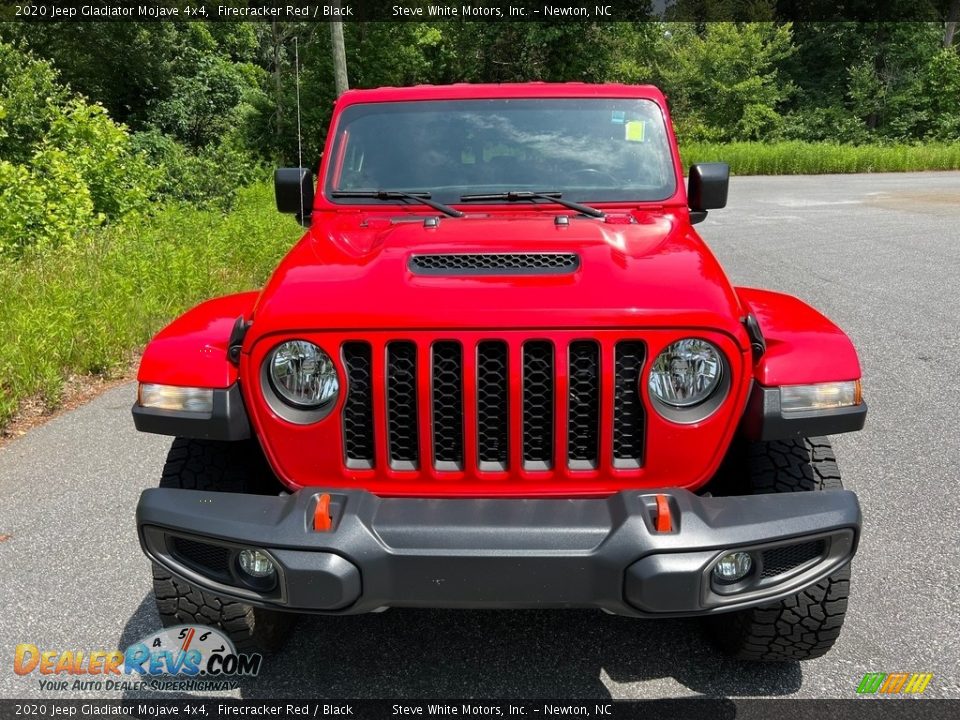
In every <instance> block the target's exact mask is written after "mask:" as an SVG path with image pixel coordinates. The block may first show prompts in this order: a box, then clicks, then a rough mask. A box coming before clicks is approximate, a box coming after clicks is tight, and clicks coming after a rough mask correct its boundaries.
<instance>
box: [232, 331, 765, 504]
mask: <svg viewBox="0 0 960 720" xmlns="http://www.w3.org/2000/svg"><path fill="white" fill-rule="evenodd" d="M255 324H256V323H255ZM691 334H695V335H697V336H699V337H704V338H706V339H708V340H710V341H711V342H714V343H715V344H716V345H717V346H718V347H720V348H721V349H722V350H723V352H724V354H726V356H727V357H728V359H729V361H730V365H731V371H732V373H733V377H734V378H736V379H737V381H736V384H735V386H734V387H733V388H731V391H730V393H729V395H728V396H727V398H726V400H725V401H724V403H723V406H722V407H721V409H720V410H718V411H717V412H716V413H714V414H713V415H711V416H710V417H709V418H707V419H706V420H704V421H702V422H699V423H694V424H690V425H678V424H676V423H672V422H668V421H667V420H664V419H663V418H662V417H660V416H659V415H657V414H656V413H655V412H653V411H652V410H648V411H647V413H646V417H647V428H646V449H645V453H644V456H645V457H644V464H643V467H642V468H640V469H630V470H624V469H619V468H614V467H613V463H612V458H611V457H610V455H609V453H607V454H602V455H601V458H600V464H599V466H598V467H597V469H595V470H569V469H567V467H566V459H565V458H566V455H565V453H566V446H565V443H564V436H563V432H564V428H563V427H562V424H561V423H559V422H558V423H557V425H556V426H555V437H556V439H557V441H556V443H555V445H554V455H555V459H554V467H555V468H556V469H555V470H548V471H529V470H525V469H523V468H522V462H521V457H520V454H519V443H517V442H511V443H510V447H511V453H510V469H509V470H508V471H482V472H481V471H477V470H476V469H475V468H476V466H477V463H476V449H475V447H473V445H472V443H469V442H468V443H466V444H465V448H466V450H465V455H466V457H465V458H464V467H465V469H464V470H463V471H438V470H436V469H434V468H433V467H431V466H430V465H429V464H428V463H422V467H421V468H420V469H419V470H416V471H399V470H393V469H391V468H390V467H389V463H388V462H387V458H386V455H385V445H384V443H383V442H377V444H376V447H377V456H376V461H375V468H374V469H372V470H355V469H349V468H346V467H345V466H344V463H343V457H344V452H343V447H342V444H341V422H340V418H341V415H340V410H341V408H342V406H343V401H344V398H345V396H346V393H341V394H340V398H339V400H338V403H337V406H336V407H334V409H333V411H332V412H331V413H330V414H329V415H328V416H327V417H326V418H324V419H323V420H321V421H320V422H317V423H312V424H309V425H295V424H293V423H289V422H287V421H286V420H284V419H282V418H280V417H278V416H277V415H276V414H275V413H274V412H272V411H271V410H270V408H269V407H268V406H267V405H266V404H265V403H264V402H263V401H262V399H261V397H260V393H259V390H258V387H259V380H258V374H259V368H260V366H261V365H262V363H263V362H264V360H265V358H266V356H267V353H268V352H269V351H270V350H272V349H273V347H274V346H275V344H276V342H279V338H267V339H265V340H264V341H262V342H259V343H257V344H256V345H254V347H253V348H252V352H251V354H250V356H249V357H248V358H246V359H245V361H244V362H243V363H242V366H243V368H244V370H243V373H242V377H241V382H242V385H243V388H244V400H245V402H246V405H247V408H248V410H249V411H250V412H251V418H250V419H251V422H252V424H253V425H254V426H256V427H257V428H258V429H259V430H260V440H261V444H262V446H263V448H264V450H265V451H266V453H267V457H268V458H269V459H270V463H271V465H272V466H273V468H274V470H275V472H277V474H278V475H279V476H280V478H281V479H282V480H283V481H284V482H285V483H286V484H287V485H289V486H290V487H292V488H297V487H300V486H304V485H324V486H337V487H340V486H342V487H362V488H366V489H367V490H370V491H372V492H375V493H378V494H381V495H395V496H404V495H411V496H432V497H445V496H455V495H468V496H487V495H498V496H504V495H507V496H522V497H543V496H550V495H563V496H577V495H605V494H609V493H612V492H616V491H619V490H623V489H626V488H657V487H686V488H691V489H693V488H697V487H700V486H701V485H703V484H705V483H706V482H707V481H708V480H709V479H710V477H711V476H712V475H713V474H714V472H715V471H716V469H717V467H718V466H719V464H720V461H721V460H722V459H723V455H724V453H725V451H726V448H727V446H728V445H729V443H730V441H731V439H732V438H733V435H734V433H735V431H736V427H737V424H738V422H739V420H740V416H741V414H742V412H743V408H744V405H745V404H746V400H747V394H748V391H749V387H750V376H749V373H747V372H746V368H748V367H749V363H750V356H749V351H748V350H744V349H743V348H741V346H740V344H739V343H738V342H736V341H735V340H734V339H733V338H732V337H730V336H728V335H726V334H725V333H721V332H716V331H707V330H704V329H703V328H670V329H662V328H650V329H648V328H644V327H639V326H631V327H621V328H605V329H603V330H600V329H597V328H594V327H584V328H580V329H565V330H543V329H533V330H504V329H501V328H489V329H486V330H473V329H471V330H464V329H461V328H447V329H446V330H444V331H439V330H429V331H419V332H411V331H407V330H391V331H384V332H380V331H374V332H371V331H368V330H363V331H360V332H358V331H352V332H340V331H337V332H319V331H316V332H307V333H297V337H302V338H305V339H307V340H310V341H312V342H315V343H317V344H318V345H320V346H321V347H325V348H327V349H328V350H329V351H330V354H331V356H332V357H333V358H334V360H335V362H336V364H337V366H338V371H339V373H340V377H341V378H343V377H345V373H344V369H343V363H342V360H341V359H340V356H339V353H338V352H336V349H337V348H339V347H340V345H341V344H342V343H343V342H344V341H346V340H356V339H362V340H365V341H367V342H369V343H370V344H371V346H372V357H373V359H374V360H373V362H374V364H373V371H372V375H373V377H374V378H378V377H382V376H383V372H382V368H383V358H384V356H385V352H384V345H385V343H386V342H387V341H389V340H397V339H404V340H414V341H416V342H417V345H418V348H419V355H418V361H419V362H418V368H419V371H418V376H419V378H418V379H419V390H420V392H419V402H420V406H421V407H420V416H421V418H423V417H425V416H426V415H427V414H428V413H429V400H428V397H429V387H430V377H429V366H430V361H429V355H428V348H429V344H430V343H431V342H433V341H435V340H450V339H454V340H458V341H460V342H461V343H462V344H463V347H464V348H468V347H472V346H473V345H474V344H475V343H476V342H478V341H480V340H488V339H500V340H502V339H506V340H508V341H509V342H510V345H511V347H510V353H511V356H510V365H511V367H513V368H516V367H518V365H519V347H520V346H519V340H520V339H522V340H528V339H537V340H541V339H546V340H550V341H552V342H553V343H554V345H555V347H556V348H558V349H562V348H563V347H565V346H566V344H567V343H568V342H570V341H572V340H579V339H595V340H597V341H599V343H600V345H601V348H602V351H601V354H602V357H603V358H604V363H603V367H602V369H601V386H604V387H606V388H609V387H610V385H611V383H612V378H613V364H612V357H613V353H612V352H611V350H612V347H613V344H614V342H616V341H617V340H625V339H633V338H637V339H642V340H643V341H644V342H645V343H646V346H647V357H648V358H649V357H653V356H655V355H656V354H657V353H659V352H660V351H661V350H663V348H664V347H666V346H667V345H668V344H670V342H672V341H674V340H676V339H678V338H680V337H687V336H689V335H691ZM558 354H559V353H558ZM469 356H470V353H467V352H465V353H464V357H466V358H469ZM556 368H557V371H558V372H557V389H556V398H557V403H558V408H557V412H556V413H555V416H556V417H563V416H564V413H563V411H562V408H561V407H560V406H559V405H560V403H562V402H564V398H565V389H566V387H565V386H566V375H565V370H566V368H565V366H564V364H563V363H561V362H558V363H557V364H556ZM471 375H472V372H471V368H469V367H468V368H465V375H464V377H465V380H464V388H471V387H472V386H473V383H472V382H470V378H471ZM510 377H511V387H510V402H509V407H510V413H511V421H510V426H511V427H512V428H517V427H519V425H520V416H519V408H520V400H519V398H520V386H519V382H516V380H517V378H519V373H518V372H511V374H510ZM640 386H641V392H642V393H643V399H644V404H645V405H646V407H648V408H649V407H650V399H649V397H648V396H647V391H646V373H644V374H643V375H642V377H641V383H640ZM464 395H465V404H466V408H467V409H466V411H465V412H464V423H465V424H464V438H473V437H474V436H475V434H476V426H475V423H474V420H473V416H474V414H473V413H472V412H471V411H470V405H471V403H472V402H473V399H472V398H471V397H470V393H468V392H465V393H464ZM373 396H374V400H375V404H374V418H375V422H376V423H377V425H376V427H375V429H374V433H375V435H376V436H377V437H378V438H381V439H382V438H383V437H384V436H385V433H386V426H385V421H384V418H385V415H386V413H385V410H384V408H383V406H382V404H381V405H380V406H379V407H378V406H377V404H376V402H377V399H378V398H380V397H382V392H377V391H375V392H374V394H373ZM608 397H609V395H608V394H607V393H605V394H603V395H602V398H603V399H604V401H605V402H606V401H607V400H608ZM600 413H601V433H600V445H601V447H609V445H610V443H609V438H610V433H611V425H612V416H613V413H612V408H611V407H610V406H609V403H608V402H607V403H606V404H604V405H602V406H601V410H600ZM429 431H430V427H429V423H426V422H421V424H420V438H419V440H420V447H421V452H420V456H421V458H427V457H429V456H430V450H429V449H430V443H431V438H430V435H429ZM511 440H513V437H512V436H511Z"/></svg>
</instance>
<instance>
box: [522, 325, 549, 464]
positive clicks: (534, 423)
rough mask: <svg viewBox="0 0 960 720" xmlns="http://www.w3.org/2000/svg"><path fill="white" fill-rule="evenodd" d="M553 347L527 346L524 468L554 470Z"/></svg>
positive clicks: (540, 343) (534, 343)
mask: <svg viewBox="0 0 960 720" xmlns="http://www.w3.org/2000/svg"><path fill="white" fill-rule="evenodd" d="M553 382H554V378H553V345H552V344H550V343H549V342H547V341H546V340H534V341H531V342H526V343H524V345H523V466H524V467H525V468H527V469H528V470H549V469H550V468H552V467H553V411H554V401H553V393H554V388H553Z"/></svg>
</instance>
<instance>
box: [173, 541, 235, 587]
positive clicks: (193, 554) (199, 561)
mask: <svg viewBox="0 0 960 720" xmlns="http://www.w3.org/2000/svg"><path fill="white" fill-rule="evenodd" d="M173 550H174V552H175V553H176V554H177V555H178V556H179V557H180V559H181V560H182V561H184V562H185V563H186V564H187V565H190V566H191V567H193V568H194V569H195V570H197V571H199V572H202V573H203V574H205V575H212V576H215V577H220V578H223V577H226V576H229V574H230V555H231V550H230V548H225V547H222V546H220V545H210V544H208V543H202V542H197V541H196V540H188V539H187V538H182V537H175V538H173Z"/></svg>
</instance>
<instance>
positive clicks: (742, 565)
mask: <svg viewBox="0 0 960 720" xmlns="http://www.w3.org/2000/svg"><path fill="white" fill-rule="evenodd" d="M752 569H753V558H751V557H750V554H749V553H745V552H732V553H728V554H727V555H724V556H723V557H722V558H720V560H719V561H718V562H717V564H716V565H714V566H713V577H715V578H716V579H717V580H719V581H720V582H725V583H732V582H736V581H737V580H743V578H745V577H746V576H747V575H748V574H749V573H750V570H752Z"/></svg>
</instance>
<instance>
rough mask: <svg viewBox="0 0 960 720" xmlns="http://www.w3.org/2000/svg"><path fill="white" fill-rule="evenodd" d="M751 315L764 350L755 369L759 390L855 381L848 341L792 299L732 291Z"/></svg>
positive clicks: (852, 352)
mask: <svg viewBox="0 0 960 720" xmlns="http://www.w3.org/2000/svg"><path fill="white" fill-rule="evenodd" d="M736 292H737V295H738V296H739V297H740V301H741V302H742V303H743V304H744V305H745V306H746V307H747V308H748V309H749V311H750V312H751V313H753V315H754V317H756V319H757V322H758V323H759V324H760V330H761V332H762V333H763V337H764V340H765V341H766V345H767V349H766V352H765V353H764V354H763V356H762V357H761V358H760V359H759V360H758V361H757V362H756V363H755V364H754V367H753V376H754V379H755V380H756V381H757V382H758V383H759V384H761V385H765V386H767V387H775V386H779V385H803V384H807V383H820V382H831V381H839V380H859V379H860V360H859V358H858V357H857V350H856V348H854V346H853V343H852V342H851V341H850V338H849V337H847V335H846V333H844V332H843V330H841V329H840V328H838V327H837V326H836V325H834V324H833V322H832V321H831V320H830V319H828V318H827V317H826V316H824V315H823V314H821V313H820V312H818V311H816V310H814V309H813V308H812V307H810V306H809V305H807V304H806V303H805V302H803V301H802V300H799V299H797V298H795V297H793V296H791V295H784V294H783V293H778V292H772V291H770V290H757V289H755V288H740V287H738V288H736Z"/></svg>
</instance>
